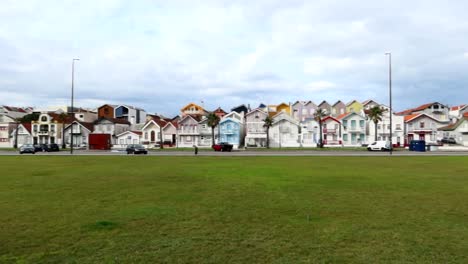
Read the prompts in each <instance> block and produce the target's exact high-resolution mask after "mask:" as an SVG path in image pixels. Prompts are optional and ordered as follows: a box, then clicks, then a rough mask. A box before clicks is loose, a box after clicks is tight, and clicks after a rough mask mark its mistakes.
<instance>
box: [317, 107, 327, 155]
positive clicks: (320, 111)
mask: <svg viewBox="0 0 468 264" xmlns="http://www.w3.org/2000/svg"><path fill="white" fill-rule="evenodd" d="M326 114H327V113H326V111H325V110H324V109H322V108H319V109H317V111H315V113H314V119H315V121H317V122H318V123H319V131H320V141H319V147H321V148H323V138H322V137H323V135H322V134H323V133H322V120H323V118H324V117H325V116H326Z"/></svg>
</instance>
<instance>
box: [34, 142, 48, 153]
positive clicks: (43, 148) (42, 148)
mask: <svg viewBox="0 0 468 264" xmlns="http://www.w3.org/2000/svg"><path fill="white" fill-rule="evenodd" d="M34 149H35V151H36V152H42V151H47V145H46V144H35V145H34Z"/></svg>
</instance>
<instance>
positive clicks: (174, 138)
mask: <svg viewBox="0 0 468 264" xmlns="http://www.w3.org/2000/svg"><path fill="white" fill-rule="evenodd" d="M175 143H176V135H175V134H172V144H175Z"/></svg>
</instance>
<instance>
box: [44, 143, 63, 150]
mask: <svg viewBox="0 0 468 264" xmlns="http://www.w3.org/2000/svg"><path fill="white" fill-rule="evenodd" d="M46 151H47V152H55V151H60V147H59V145H57V144H49V145H47V150H46Z"/></svg>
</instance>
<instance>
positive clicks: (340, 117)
mask: <svg viewBox="0 0 468 264" xmlns="http://www.w3.org/2000/svg"><path fill="white" fill-rule="evenodd" d="M351 114H355V113H354V112H351V113H344V114H341V115H339V116H337V117H336V119H338V120H341V119H343V118H345V117H347V116H348V115H351Z"/></svg>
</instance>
